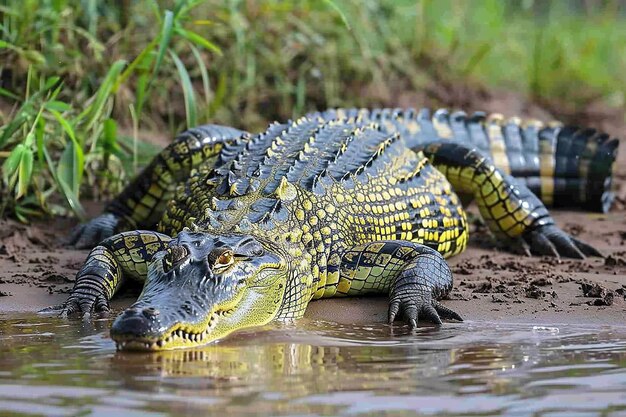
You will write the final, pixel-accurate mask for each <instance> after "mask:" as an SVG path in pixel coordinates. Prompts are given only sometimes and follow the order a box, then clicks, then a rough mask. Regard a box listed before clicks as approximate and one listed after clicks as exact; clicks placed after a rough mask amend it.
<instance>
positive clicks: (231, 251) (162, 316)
mask: <svg viewBox="0 0 626 417" xmlns="http://www.w3.org/2000/svg"><path fill="white" fill-rule="evenodd" d="M287 273H288V272H287V267H286V262H285V261H284V256H282V255H280V253H279V252H278V250H277V248H275V247H273V246H272V244H271V243H270V242H265V241H263V239H259V238H255V237H252V236H249V235H248V236H246V235H243V236H242V235H230V236H215V235H211V234H208V233H187V232H183V233H181V234H179V235H178V237H177V238H176V239H174V240H173V241H172V242H171V243H170V245H169V247H168V249H167V250H166V251H162V252H158V253H157V254H155V255H154V257H153V259H152V261H151V263H150V265H149V267H148V278H147V281H146V283H145V285H144V288H143V291H142V292H141V295H140V296H139V299H138V300H137V302H135V303H134V304H133V305H132V306H131V307H129V308H128V309H126V310H125V311H124V312H123V313H122V314H120V315H119V316H118V317H117V318H116V319H115V321H114V323H113V326H112V328H111V337H112V338H113V340H115V342H116V345H117V347H118V349H121V350H164V349H176V348H186V347H193V346H199V345H203V344H206V343H208V342H210V341H212V340H215V339H217V338H220V337H223V336H226V335H227V334H229V333H231V332H233V331H235V330H239V329H242V328H245V327H251V326H259V325H263V324H266V323H268V322H269V321H270V320H272V319H273V318H274V317H275V316H276V314H277V312H278V310H279V308H280V305H281V301H282V298H283V293H284V291H285V286H286V280H287Z"/></svg>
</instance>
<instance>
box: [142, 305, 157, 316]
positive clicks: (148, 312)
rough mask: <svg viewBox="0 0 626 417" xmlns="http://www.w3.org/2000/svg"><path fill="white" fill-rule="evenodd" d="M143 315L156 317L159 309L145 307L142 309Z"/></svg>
mask: <svg viewBox="0 0 626 417" xmlns="http://www.w3.org/2000/svg"><path fill="white" fill-rule="evenodd" d="M143 315H144V316H146V317H148V318H151V317H156V316H158V315H159V310H157V309H156V308H154V307H146V308H144V309H143Z"/></svg>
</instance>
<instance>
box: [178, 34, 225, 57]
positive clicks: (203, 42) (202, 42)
mask: <svg viewBox="0 0 626 417" xmlns="http://www.w3.org/2000/svg"><path fill="white" fill-rule="evenodd" d="M174 31H175V32H176V34H178V35H180V36H182V37H183V38H185V39H187V40H188V41H189V42H191V43H195V44H196V45H198V46H201V47H203V48H206V49H208V50H209V51H213V52H215V53H216V54H217V55H219V56H222V50H221V49H220V48H219V47H218V46H217V45H215V44H214V43H213V42H210V41H208V40H207V39H206V38H204V37H202V36H201V35H199V34H197V33H196V32H192V31H190V30H185V29H183V28H180V27H176V28H175V29H174Z"/></svg>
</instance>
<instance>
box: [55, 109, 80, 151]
mask: <svg viewBox="0 0 626 417" xmlns="http://www.w3.org/2000/svg"><path fill="white" fill-rule="evenodd" d="M48 110H50V113H51V114H52V115H53V116H54V118H55V119H57V122H59V124H60V125H61V127H62V128H63V130H65V133H67V136H69V137H70V139H71V140H72V142H74V143H75V144H77V145H78V141H77V140H76V135H75V134H74V128H73V127H72V125H71V124H70V122H68V121H67V119H65V118H64V117H63V115H62V114H61V113H59V112H58V111H56V110H53V109H48Z"/></svg>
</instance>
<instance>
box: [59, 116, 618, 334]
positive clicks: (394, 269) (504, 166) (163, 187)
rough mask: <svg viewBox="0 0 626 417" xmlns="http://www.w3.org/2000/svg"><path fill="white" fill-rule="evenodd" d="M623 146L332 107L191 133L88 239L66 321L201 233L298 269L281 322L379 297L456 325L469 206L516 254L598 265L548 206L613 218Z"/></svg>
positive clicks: (484, 122)
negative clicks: (243, 238)
mask: <svg viewBox="0 0 626 417" xmlns="http://www.w3.org/2000/svg"><path fill="white" fill-rule="evenodd" d="M617 144H618V141H617V140H616V139H611V138H609V137H608V136H607V135H604V134H601V133H599V132H597V131H595V130H591V129H578V128H571V127H563V126H561V125H559V124H556V123H552V124H548V125H543V124H542V123H540V122H538V121H534V120H527V121H522V120H520V119H519V118H510V119H506V120H505V119H503V118H502V116H499V115H490V116H486V115H485V114H484V113H475V114H474V115H472V116H467V115H466V114H465V113H463V112H455V113H452V114H450V113H449V112H448V111H446V110H438V111H437V112H435V113H434V114H433V115H431V113H430V112H429V111H428V110H426V109H423V110H420V111H413V110H398V109H378V110H371V111H370V110H360V109H347V110H344V109H338V110H329V111H326V112H322V113H314V114H309V115H307V116H306V117H303V118H301V119H298V120H296V121H293V122H288V123H284V124H280V123H274V124H272V125H270V126H269V127H268V129H267V130H266V131H265V132H263V133H261V134H258V135H255V136H252V135H250V134H248V133H245V132H242V131H239V130H236V129H233V128H227V127H221V126H214V125H209V126H201V127H198V128H195V129H191V130H189V131H187V132H185V133H183V134H181V135H180V136H179V137H178V138H177V139H176V141H175V142H174V143H172V144H171V145H170V146H168V147H167V148H166V149H165V150H164V151H163V152H162V153H161V154H160V155H159V156H157V157H156V158H155V160H154V161H153V162H152V163H151V164H150V165H149V166H148V167H147V168H146V170H145V171H144V172H143V173H142V174H141V175H140V176H139V177H138V178H137V179H135V181H134V182H133V183H132V184H131V185H129V186H128V187H127V188H126V189H125V190H124V192H123V193H122V194H121V195H120V196H119V197H118V198H116V199H115V200H114V201H113V202H112V203H110V204H109V206H108V207H107V209H106V211H105V214H103V215H102V216H100V217H99V218H97V219H94V220H92V221H91V222H90V223H88V224H86V225H84V226H83V227H82V228H80V229H79V230H78V231H77V233H76V234H75V236H74V237H73V242H74V243H75V244H76V245H77V246H81V247H87V246H91V247H93V246H95V245H97V244H98V243H99V242H100V241H101V240H102V239H104V240H103V241H102V242H100V244H99V245H97V246H96V247H95V249H93V251H92V253H91V254H90V255H89V257H88V259H87V261H86V264H85V266H84V267H83V268H82V269H81V271H80V272H79V274H78V277H77V281H76V285H75V287H74V290H73V292H72V294H71V295H70V298H69V299H68V302H67V303H66V304H64V306H63V309H64V310H63V311H64V312H65V313H71V312H74V311H77V310H80V311H93V310H96V311H98V310H106V309H107V305H108V300H109V299H110V298H111V297H112V296H113V294H114V293H115V291H116V290H117V289H118V288H119V286H120V284H121V282H122V280H123V279H124V278H127V277H134V278H139V279H141V278H142V277H145V275H146V270H147V265H148V262H149V261H150V259H151V258H152V256H153V255H154V254H155V253H157V252H159V251H162V250H164V249H166V248H167V247H168V244H169V242H170V241H171V239H172V238H173V237H174V236H176V235H177V234H179V233H180V232H181V231H183V229H185V228H188V229H185V230H191V231H195V230H202V231H205V232H208V233H210V234H212V235H214V236H218V237H219V236H220V235H222V234H224V235H228V234H233V233H235V234H238V233H242V234H249V235H251V236H256V237H259V239H261V238H262V239H264V240H265V241H271V242H272V245H273V247H275V248H277V249H276V250H277V251H281V253H282V254H283V256H285V257H287V259H288V264H289V278H288V282H286V283H285V286H286V288H285V290H284V295H283V297H282V301H281V306H280V309H279V311H278V313H277V315H276V318H297V317H301V316H302V314H303V313H304V311H305V309H306V306H307V304H308V303H309V301H310V300H311V299H315V298H322V297H333V296H345V295H356V294H365V293H371V292H383V293H386V292H389V293H390V299H391V301H390V302H391V305H390V319H391V320H393V318H394V317H395V315H396V313H398V312H402V313H404V315H405V317H406V318H407V320H408V321H409V322H411V321H412V320H414V319H416V318H417V315H418V314H419V315H420V316H426V317H428V318H430V319H432V320H434V321H435V322H440V320H439V317H440V316H441V317H443V318H458V316H457V315H456V314H455V313H453V312H451V311H450V310H448V309H446V308H445V307H443V306H441V305H440V304H439V303H438V302H436V301H434V300H437V299H440V298H441V297H443V296H445V295H446V294H447V293H448V292H449V291H450V289H451V287H452V277H451V274H450V271H449V269H448V267H447V265H446V263H445V261H443V260H442V257H441V256H440V255H439V254H441V255H443V257H449V256H452V255H455V254H458V253H459V252H461V251H463V250H464V249H465V247H466V245H467V241H468V227H467V221H466V216H465V212H464V210H463V206H462V204H461V201H463V202H465V203H466V202H468V201H471V200H474V201H476V203H477V204H478V207H479V208H480V212H481V215H482V217H483V219H484V220H485V221H486V223H487V225H488V226H489V228H490V229H491V231H492V232H493V233H494V235H495V236H496V238H497V239H498V240H499V241H500V242H502V243H506V244H508V245H510V246H512V247H514V248H517V249H522V250H524V251H526V252H527V253H530V252H531V251H532V252H533V253H538V254H552V255H557V256H558V255H562V256H570V257H583V256H584V255H597V254H598V253H597V251H595V250H594V249H593V248H591V247H589V246H588V245H586V244H584V243H582V242H580V241H578V240H576V239H574V238H572V237H571V236H568V235H567V234H565V233H564V232H562V231H561V230H560V229H558V228H557V227H556V226H555V225H554V222H553V220H552V218H551V217H550V215H549V213H548V211H547V209H546V207H545V205H554V206H575V207H581V208H587V209H592V210H597V211H606V210H607V209H608V208H609V206H610V204H611V198H612V194H611V191H610V188H611V172H612V165H613V163H614V161H615V156H616V151H617ZM544 203H545V205H544ZM131 229H147V230H144V231H126V232H124V231H125V230H131ZM155 229H156V230H157V232H155V231H148V230H155ZM120 232H122V233H120ZM114 233H120V234H116V235H114ZM416 282H417V283H419V288H420V289H419V291H417V292H418V293H419V292H422V293H424V294H425V293H428V294H427V296H426V295H424V294H422V295H420V294H417V295H416V294H415V292H416V290H415V289H414V288H411V287H412V286H413V287H414V286H415V285H416V284H415V283H416ZM411 291H412V292H411ZM411 294H412V295H411ZM409 296H410V297H413V298H416V297H417V298H418V299H420V297H422V298H423V297H426V298H427V299H428V300H429V302H428V303H427V305H424V304H420V303H419V302H418V303H417V304H415V303H412V302H410V300H409V301H407V300H406V298H407V297H409ZM431 296H432V299H431Z"/></svg>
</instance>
